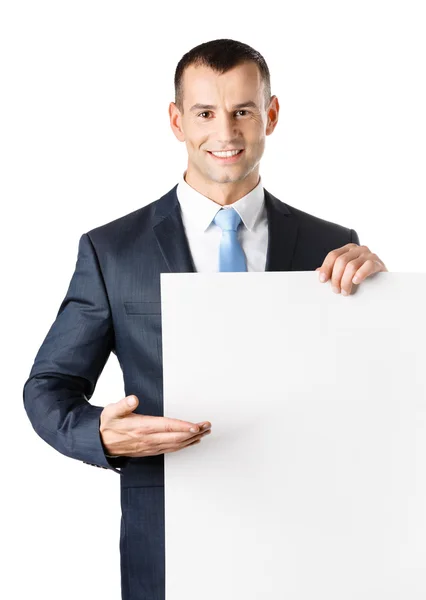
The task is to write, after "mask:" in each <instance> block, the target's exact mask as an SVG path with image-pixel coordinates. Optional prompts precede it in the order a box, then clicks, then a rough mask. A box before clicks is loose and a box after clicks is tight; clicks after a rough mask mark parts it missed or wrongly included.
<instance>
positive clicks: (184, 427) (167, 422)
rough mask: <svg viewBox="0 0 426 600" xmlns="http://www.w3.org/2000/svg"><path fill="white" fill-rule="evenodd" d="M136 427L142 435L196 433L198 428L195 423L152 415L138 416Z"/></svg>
mask: <svg viewBox="0 0 426 600" xmlns="http://www.w3.org/2000/svg"><path fill="white" fill-rule="evenodd" d="M140 417H141V419H140V423H139V424H138V427H139V428H140V429H141V432H142V433H144V434H145V433H173V432H180V433H183V432H188V433H198V432H199V431H200V427H199V426H198V425H197V423H191V421H182V420H181V419H172V418H169V417H154V416H152V415H140Z"/></svg>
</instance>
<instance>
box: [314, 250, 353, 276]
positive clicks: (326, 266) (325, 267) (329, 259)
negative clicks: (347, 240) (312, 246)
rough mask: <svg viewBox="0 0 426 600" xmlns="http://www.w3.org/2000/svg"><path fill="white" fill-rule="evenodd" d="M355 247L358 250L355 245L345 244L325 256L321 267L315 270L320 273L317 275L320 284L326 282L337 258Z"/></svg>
mask: <svg viewBox="0 0 426 600" xmlns="http://www.w3.org/2000/svg"><path fill="white" fill-rule="evenodd" d="M355 247H356V248H358V247H359V246H357V245H356V244H346V246H342V247H341V248H336V249H335V250H332V251H331V252H329V253H328V254H327V256H326V257H325V259H324V261H323V263H322V265H321V266H320V267H318V269H317V270H319V271H320V274H319V278H320V281H321V282H325V281H328V280H329V279H330V277H331V274H332V272H333V267H334V263H335V262H336V260H337V258H338V257H339V256H341V255H342V254H345V253H346V252H348V251H349V250H351V249H352V248H355Z"/></svg>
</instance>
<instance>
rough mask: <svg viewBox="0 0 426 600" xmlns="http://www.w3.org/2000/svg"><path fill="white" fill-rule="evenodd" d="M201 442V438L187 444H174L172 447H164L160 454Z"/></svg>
mask: <svg viewBox="0 0 426 600" xmlns="http://www.w3.org/2000/svg"><path fill="white" fill-rule="evenodd" d="M200 442H201V440H195V441H191V442H189V443H188V444H185V446H180V447H179V446H172V447H170V448H164V449H163V451H162V452H159V454H169V453H170V452H177V451H178V450H183V449H184V448H189V447H190V446H195V445H196V444H199V443H200Z"/></svg>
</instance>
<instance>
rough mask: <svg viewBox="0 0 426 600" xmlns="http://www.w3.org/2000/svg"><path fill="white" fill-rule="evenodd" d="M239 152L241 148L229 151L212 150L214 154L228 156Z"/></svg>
mask: <svg viewBox="0 0 426 600" xmlns="http://www.w3.org/2000/svg"><path fill="white" fill-rule="evenodd" d="M239 152H240V150H228V152H212V154H214V155H215V156H220V157H222V158H226V157H227V156H235V155H236V154H238V153H239Z"/></svg>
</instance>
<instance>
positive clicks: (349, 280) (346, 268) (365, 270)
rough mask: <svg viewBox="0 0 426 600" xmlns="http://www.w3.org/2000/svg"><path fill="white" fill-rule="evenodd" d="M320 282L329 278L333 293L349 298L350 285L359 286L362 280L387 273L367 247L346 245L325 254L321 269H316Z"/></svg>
mask: <svg viewBox="0 0 426 600" xmlns="http://www.w3.org/2000/svg"><path fill="white" fill-rule="evenodd" d="M316 271H319V272H320V273H319V277H320V281H321V282H322V283H324V282H325V281H328V280H329V279H330V278H331V286H332V290H333V292H335V293H336V294H340V292H342V295H343V296H349V294H350V293H351V292H352V284H355V285H356V284H360V283H361V282H362V281H364V279H366V278H367V277H369V276H370V275H373V273H378V272H379V271H387V268H386V267H385V264H384V262H383V261H382V260H380V258H379V257H378V256H377V254H373V253H372V252H370V249H369V248H368V247H367V246H358V244H346V246H342V247H341V248H336V250H332V251H331V252H329V253H328V254H327V256H326V257H325V259H324V262H323V263H322V265H321V267H318V268H317V269H316Z"/></svg>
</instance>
